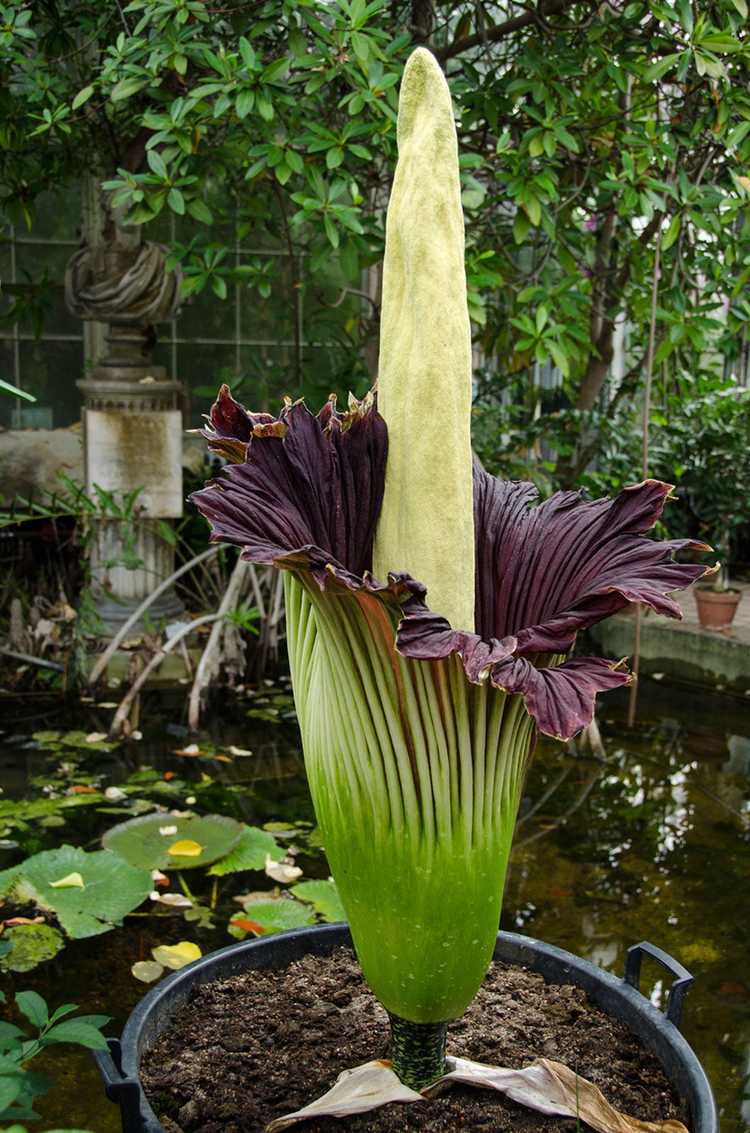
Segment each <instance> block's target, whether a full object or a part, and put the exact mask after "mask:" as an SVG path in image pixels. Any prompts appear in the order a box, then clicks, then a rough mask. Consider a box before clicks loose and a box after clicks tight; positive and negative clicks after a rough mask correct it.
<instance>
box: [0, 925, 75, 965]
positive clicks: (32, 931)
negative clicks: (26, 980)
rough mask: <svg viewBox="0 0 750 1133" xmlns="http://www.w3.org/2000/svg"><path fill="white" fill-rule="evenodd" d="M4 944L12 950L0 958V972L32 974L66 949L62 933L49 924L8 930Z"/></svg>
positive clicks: (21, 926) (5, 933)
mask: <svg viewBox="0 0 750 1133" xmlns="http://www.w3.org/2000/svg"><path fill="white" fill-rule="evenodd" d="M3 942H4V943H5V944H10V950H9V951H8V952H6V953H5V955H3V956H0V971H2V972H30V971H31V970H32V968H35V967H36V966H37V964H42V963H44V961H45V960H51V959H52V957H53V956H56V955H57V953H58V952H60V951H61V950H62V949H63V948H64V947H65V940H64V938H63V935H62V933H61V932H58V931H57V929H56V928H52V927H51V925H48V924H24V925H18V927H17V928H8V929H6V930H5V932H4V933H3Z"/></svg>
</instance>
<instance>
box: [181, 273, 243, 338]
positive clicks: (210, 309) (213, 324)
mask: <svg viewBox="0 0 750 1133" xmlns="http://www.w3.org/2000/svg"><path fill="white" fill-rule="evenodd" d="M235 311H236V308H235V289H234V287H233V286H230V287H229V294H228V295H227V298H226V299H219V298H218V297H217V296H216V295H214V293H213V291H212V290H211V288H210V287H208V288H206V289H205V290H204V291H201V293H200V295H193V296H191V297H190V299H188V300H186V302H185V303H184V304H183V306H182V310H181V312H180V314H179V315H178V317H177V337H178V338H223V339H229V341H230V342H233V341H234V339H235Z"/></svg>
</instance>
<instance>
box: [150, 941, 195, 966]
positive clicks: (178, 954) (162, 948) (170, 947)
mask: <svg viewBox="0 0 750 1133" xmlns="http://www.w3.org/2000/svg"><path fill="white" fill-rule="evenodd" d="M151 955H152V956H153V958H154V960H156V962H157V964H162V965H163V966H164V967H165V968H171V969H172V971H173V972H176V971H178V970H179V969H180V968H184V967H185V965H186V964H192V962H193V960H200V958H201V956H202V955H203V953H202V952H201V950H200V948H199V947H198V945H197V944H193V943H192V941H190V940H181V941H180V942H179V944H160V945H158V947H156V948H152V949H151Z"/></svg>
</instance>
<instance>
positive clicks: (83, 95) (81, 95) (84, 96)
mask: <svg viewBox="0 0 750 1133" xmlns="http://www.w3.org/2000/svg"><path fill="white" fill-rule="evenodd" d="M93 93H94V88H93V86H87V87H84V88H83V90H79V92H78V94H77V95H76V96H75V98H74V99H73V102H72V103H71V106H72V108H73V110H77V109H78V107H79V106H83V104H84V102H88V100H89V99H90V98H91V96H92V94H93Z"/></svg>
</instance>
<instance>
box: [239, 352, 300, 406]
mask: <svg viewBox="0 0 750 1133" xmlns="http://www.w3.org/2000/svg"><path fill="white" fill-rule="evenodd" d="M241 358H242V383H241V386H240V389H239V393H238V396H239V398H240V400H241V401H242V402H243V403H244V404H245V405H246V406H247V407H248V409H253V410H255V411H256V412H257V411H262V412H265V413H278V412H279V410H280V409H281V404H282V398H283V397H284V396H285V395H288V396H289V397H291V398H297V397H302V395H303V393H304V388H303V384H302V382H301V381H298V380H296V379H295V376H294V351H293V349H292V348H291V347H285V346H243V348H242V351H241ZM233 391H234V392H236V388H235V387H233Z"/></svg>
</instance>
